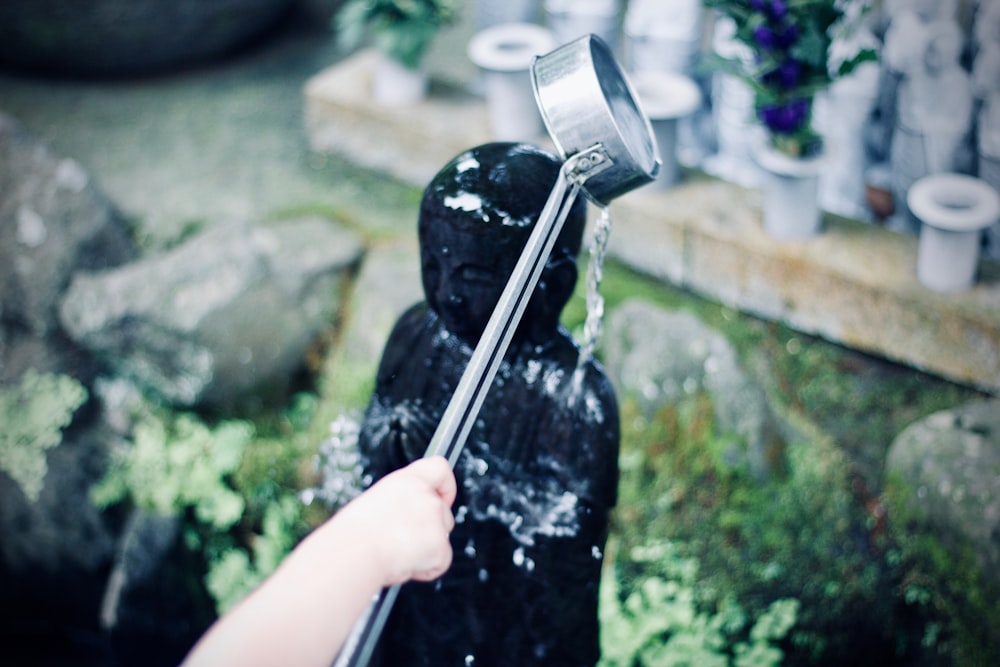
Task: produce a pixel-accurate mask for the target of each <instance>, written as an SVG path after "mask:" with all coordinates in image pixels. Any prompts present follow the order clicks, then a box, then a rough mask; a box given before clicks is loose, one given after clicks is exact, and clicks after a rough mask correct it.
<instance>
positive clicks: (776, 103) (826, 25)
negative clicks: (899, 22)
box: [705, 0, 876, 156]
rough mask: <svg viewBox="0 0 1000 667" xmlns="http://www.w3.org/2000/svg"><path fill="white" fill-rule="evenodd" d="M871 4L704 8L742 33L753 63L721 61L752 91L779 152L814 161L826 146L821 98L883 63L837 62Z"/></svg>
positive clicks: (864, 0)
mask: <svg viewBox="0 0 1000 667" xmlns="http://www.w3.org/2000/svg"><path fill="white" fill-rule="evenodd" d="M869 5H870V2H869V0H705V6H706V7H711V8H713V9H716V10H718V12H719V13H721V14H723V15H725V16H727V17H729V18H731V19H732V20H733V22H734V23H735V25H736V34H735V38H736V39H737V40H739V41H740V42H743V44H745V45H746V46H747V47H749V49H750V51H751V52H752V54H753V55H752V58H750V59H748V60H746V61H743V60H740V59H722V58H719V59H717V60H715V61H714V62H715V64H716V66H718V67H721V68H723V69H725V70H726V71H729V72H731V73H732V74H735V75H736V76H739V77H740V78H742V79H743V80H745V81H746V82H747V83H748V84H749V85H750V87H751V88H752V90H753V94H754V108H755V111H756V113H757V117H758V118H759V119H760V121H761V122H762V123H763V125H764V127H766V128H767V130H768V132H769V135H770V138H771V141H772V143H773V145H774V147H775V148H777V149H778V150H780V151H783V152H785V153H788V154H789V155H794V156H798V155H808V154H810V153H813V152H815V151H816V150H818V148H819V146H820V145H821V140H820V136H819V134H818V133H817V132H816V130H815V129H814V128H813V127H812V121H811V117H812V105H813V99H814V97H815V96H816V94H817V93H818V92H820V91H822V90H823V89H825V88H826V87H827V86H829V85H830V84H831V83H832V82H833V81H834V80H835V79H837V78H839V77H841V76H845V75H847V74H850V73H851V72H852V71H853V70H854V68H856V67H857V66H858V65H860V64H861V63H863V62H866V61H872V60H875V58H876V53H875V51H874V50H873V49H870V48H862V49H857V50H856V52H855V53H853V54H851V55H850V56H849V57H844V58H840V59H839V60H838V61H834V56H835V53H834V51H835V49H834V45H835V44H836V43H837V40H842V39H843V38H846V37H848V36H850V35H851V34H852V33H853V32H854V31H855V30H856V28H857V25H858V22H859V21H860V20H861V18H862V16H863V15H864V13H865V12H866V11H867V10H868V8H869Z"/></svg>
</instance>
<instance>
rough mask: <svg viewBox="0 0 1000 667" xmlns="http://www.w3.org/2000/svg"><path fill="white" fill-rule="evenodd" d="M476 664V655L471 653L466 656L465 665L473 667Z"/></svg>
mask: <svg viewBox="0 0 1000 667" xmlns="http://www.w3.org/2000/svg"><path fill="white" fill-rule="evenodd" d="M474 664H476V656H474V655H472V654H469V655H467V656H465V667H471V666H472V665H474Z"/></svg>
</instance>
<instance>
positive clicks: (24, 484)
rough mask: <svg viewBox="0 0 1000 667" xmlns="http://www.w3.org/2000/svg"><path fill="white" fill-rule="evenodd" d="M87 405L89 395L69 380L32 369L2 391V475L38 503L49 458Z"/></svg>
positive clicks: (0, 399) (77, 383)
mask: <svg viewBox="0 0 1000 667" xmlns="http://www.w3.org/2000/svg"><path fill="white" fill-rule="evenodd" d="M86 400H87V390H86V389H85V388H84V386H83V385H82V384H80V383H79V382H77V381H76V380H75V379H73V378H71V377H69V376H67V375H55V374H52V373H38V372H37V371H35V370H34V369H29V370H28V371H27V372H25V374H24V375H23V376H22V378H21V381H20V382H18V383H17V384H16V385H14V386H11V387H6V388H0V470H3V471H4V472H6V473H7V474H8V475H10V476H11V478H12V479H13V480H14V481H15V482H17V484H18V486H20V487H21V491H22V492H23V493H24V495H25V497H27V498H28V500H29V501H31V502H35V501H36V500H38V496H39V494H41V492H42V488H43V486H44V483H45V475H46V473H47V472H48V464H47V462H46V452H47V451H48V450H49V449H52V448H53V447H56V446H58V445H59V443H60V442H62V431H63V429H65V428H66V427H67V426H69V424H70V423H71V422H72V420H73V413H74V412H76V409H77V408H79V407H80V406H81V405H83V404H84V402H85V401H86Z"/></svg>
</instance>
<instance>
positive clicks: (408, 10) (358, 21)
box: [333, 0, 461, 104]
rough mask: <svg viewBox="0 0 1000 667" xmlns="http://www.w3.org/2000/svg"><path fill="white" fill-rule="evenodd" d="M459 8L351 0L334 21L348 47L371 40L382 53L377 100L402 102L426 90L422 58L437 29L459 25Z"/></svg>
mask: <svg viewBox="0 0 1000 667" xmlns="http://www.w3.org/2000/svg"><path fill="white" fill-rule="evenodd" d="M460 10H461V3H459V2H458V1H457V0H347V1H346V2H345V3H344V4H343V5H342V6H341V8H340V10H339V11H338V12H337V14H336V15H335V16H334V19H333V21H334V29H335V31H336V33H337V35H338V38H339V40H340V46H341V48H343V49H345V50H353V49H355V48H357V47H358V46H360V45H361V44H362V43H364V41H365V40H366V39H367V38H370V39H371V42H372V45H373V46H374V47H375V49H376V50H377V51H378V52H379V53H380V54H381V56H382V58H381V60H380V62H379V65H378V66H377V68H376V73H375V78H374V81H373V84H374V90H373V94H374V96H375V99H376V100H378V101H380V102H382V103H387V104H398V103H406V102H411V101H414V100H416V99H419V98H420V97H423V95H424V94H425V93H426V89H427V75H426V71H425V70H424V69H423V61H424V57H425V56H426V55H427V51H428V50H429V49H430V46H431V44H432V43H433V41H434V38H435V36H436V35H437V33H438V31H439V30H440V29H441V28H443V27H445V26H448V25H451V24H453V23H455V22H456V21H457V20H458V18H459V14H460Z"/></svg>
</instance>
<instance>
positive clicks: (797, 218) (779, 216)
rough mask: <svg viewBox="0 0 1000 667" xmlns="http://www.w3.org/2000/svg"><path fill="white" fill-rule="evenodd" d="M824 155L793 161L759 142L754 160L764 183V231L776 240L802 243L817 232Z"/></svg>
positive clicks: (819, 216) (819, 226) (819, 217)
mask: <svg viewBox="0 0 1000 667" xmlns="http://www.w3.org/2000/svg"><path fill="white" fill-rule="evenodd" d="M824 157H825V156H824V155H823V154H822V153H821V154H819V155H816V156H813V157H809V158H795V157H792V156H790V155H786V154H785V153H782V152H780V151H778V150H775V149H774V148H773V147H771V145H770V144H769V143H767V142H766V141H760V142H758V143H757V146H756V147H755V150H754V158H755V159H756V160H757V164H758V165H760V167H761V169H762V173H763V178H764V182H763V184H762V186H761V187H762V189H763V191H764V212H763V213H764V215H763V224H764V231H765V232H767V234H768V236H770V237H771V238H773V239H776V240H778V241H805V240H807V239H810V238H813V237H814V236H817V235H818V234H819V233H820V230H821V228H822V220H823V214H822V210H821V209H820V205H819V177H820V170H821V169H822V168H823V163H824Z"/></svg>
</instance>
